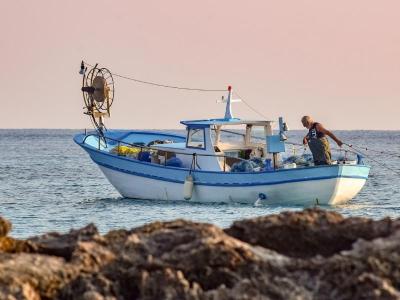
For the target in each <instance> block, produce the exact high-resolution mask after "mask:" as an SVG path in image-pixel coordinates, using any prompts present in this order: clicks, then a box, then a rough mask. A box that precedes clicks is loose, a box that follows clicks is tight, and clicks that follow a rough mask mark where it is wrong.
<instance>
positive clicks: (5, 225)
mask: <svg viewBox="0 0 400 300" xmlns="http://www.w3.org/2000/svg"><path fill="white" fill-rule="evenodd" d="M10 231H11V222H10V221H8V220H6V219H4V218H2V217H0V237H4V236H7V234H8V233H9V232H10Z"/></svg>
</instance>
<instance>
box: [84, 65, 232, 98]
mask: <svg viewBox="0 0 400 300" xmlns="http://www.w3.org/2000/svg"><path fill="white" fill-rule="evenodd" d="M84 63H85V64H86V65H88V66H89V67H92V68H93V67H94V66H93V65H91V64H88V63H87V62H84ZM110 73H111V72H110ZM111 74H112V75H113V76H115V77H119V78H123V79H126V80H130V81H134V82H137V83H142V84H148V85H152V86H157V87H163V88H169V89H176V90H186V91H198V92H226V89H221V90H217V89H203V88H189V87H182V86H176V85H168V84H162V83H157V82H152V81H145V80H140V79H137V78H133V77H128V76H124V75H120V74H117V73H111Z"/></svg>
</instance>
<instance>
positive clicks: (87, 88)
mask: <svg viewBox="0 0 400 300" xmlns="http://www.w3.org/2000/svg"><path fill="white" fill-rule="evenodd" d="M79 74H82V75H83V79H82V88H81V90H82V94H83V100H84V102H85V107H84V109H86V111H85V112H84V114H86V115H88V116H90V117H91V119H92V121H93V123H94V125H95V126H96V129H97V131H98V132H99V133H100V134H101V135H104V134H103V130H104V128H105V126H104V123H103V119H104V118H105V117H110V108H111V105H112V104H113V101H114V79H113V76H112V74H111V72H110V71H109V70H108V69H106V68H99V67H98V64H96V65H95V66H94V67H93V68H92V69H91V70H90V71H89V72H87V67H85V63H84V62H83V61H82V63H81V68H80V71H79Z"/></svg>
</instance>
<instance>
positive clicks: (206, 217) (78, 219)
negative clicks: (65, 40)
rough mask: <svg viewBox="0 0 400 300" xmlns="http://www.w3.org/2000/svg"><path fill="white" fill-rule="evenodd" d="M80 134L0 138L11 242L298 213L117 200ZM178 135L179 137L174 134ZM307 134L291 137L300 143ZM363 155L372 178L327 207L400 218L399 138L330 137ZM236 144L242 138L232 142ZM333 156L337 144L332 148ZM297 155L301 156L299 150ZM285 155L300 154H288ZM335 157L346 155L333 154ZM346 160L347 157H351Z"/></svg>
mask: <svg viewBox="0 0 400 300" xmlns="http://www.w3.org/2000/svg"><path fill="white" fill-rule="evenodd" d="M79 132H83V130H60V129H57V130H52V129H1V130H0V215H1V216H2V217H5V218H7V219H8V220H10V221H11V222H12V224H13V229H12V232H11V235H12V236H14V237H18V238H27V237H30V236H33V235H40V234H44V233H47V232H50V231H58V232H67V231H69V230H71V229H73V228H75V229H76V228H80V227H83V226H85V225H87V224H88V223H95V224H96V226H97V227H98V229H99V231H100V232H102V233H105V232H107V231H109V230H112V229H117V228H133V227H137V226H140V225H143V224H146V223H150V222H154V221H160V220H161V221H164V220H173V219H178V218H184V219H187V220H192V221H199V222H207V223H213V224H216V225H218V226H220V227H228V226H230V225H231V224H232V222H234V221H235V220H240V219H244V218H251V217H256V216H262V215H268V214H276V213H279V212H281V211H297V210H302V209H304V207H302V206H280V205H276V206H270V205H261V206H254V205H244V204H222V203H213V204H201V203H192V202H190V201H189V202H185V201H152V200H138V199H125V198H122V197H121V196H120V195H119V194H118V192H117V191H116V190H115V189H114V188H113V186H112V185H111V184H110V183H108V181H107V180H106V179H105V177H104V176H103V174H102V173H101V171H100V169H99V168H98V167H97V166H96V165H95V164H94V163H93V162H92V161H91V160H90V158H89V156H88V155H87V154H86V152H84V151H83V150H82V149H81V148H80V147H79V146H78V145H76V144H75V143H74V142H73V140H72V138H73V136H74V134H77V133H79ZM172 132H174V133H180V134H183V131H172ZM305 133H306V132H305V131H291V132H289V133H288V138H289V141H292V142H294V143H301V141H302V137H303V135H304V134H305ZM335 134H336V135H337V136H338V137H340V138H341V139H342V140H343V141H345V142H346V143H348V144H352V145H354V146H357V147H359V148H358V149H359V150H360V151H362V152H364V153H365V154H366V156H367V157H365V158H364V161H365V163H366V164H368V165H370V166H371V167H372V168H371V173H370V176H369V179H368V181H367V183H366V185H365V187H364V188H363V190H362V191H361V192H360V193H359V194H358V195H357V197H356V198H354V199H353V200H351V201H350V202H349V203H347V204H344V205H339V206H326V207H323V208H324V209H328V210H332V211H336V212H338V213H341V214H343V215H345V216H362V217H369V218H373V219H381V218H384V217H390V218H398V217H399V216H400V176H399V174H400V131H335ZM232 138H240V137H232ZM331 145H332V148H334V146H335V144H334V142H333V141H332V142H331ZM299 148H300V149H299ZM287 152H288V153H287V155H288V156H289V155H292V154H296V155H299V154H302V152H303V150H302V149H301V147H296V146H293V147H292V146H288V150H287ZM336 152H338V153H337V154H335V151H333V155H334V156H335V155H343V154H344V151H341V152H339V151H336ZM349 155H350V154H349Z"/></svg>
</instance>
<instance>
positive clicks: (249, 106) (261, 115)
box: [233, 91, 268, 120]
mask: <svg viewBox="0 0 400 300" xmlns="http://www.w3.org/2000/svg"><path fill="white" fill-rule="evenodd" d="M233 93H234V94H236V96H238V97H239V98H240V100H242V101H243V103H244V104H245V105H246V106H247V107H248V108H250V109H251V110H252V111H253V112H255V113H256V114H258V115H259V116H260V117H263V118H264V119H266V120H267V119H268V118H267V117H266V116H265V115H263V114H262V113H260V112H259V111H258V110H256V109H255V108H254V107H252V106H251V105H250V104H249V103H247V101H245V100H244V99H243V98H242V97H240V95H239V94H238V93H237V92H236V91H234V92H233Z"/></svg>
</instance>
